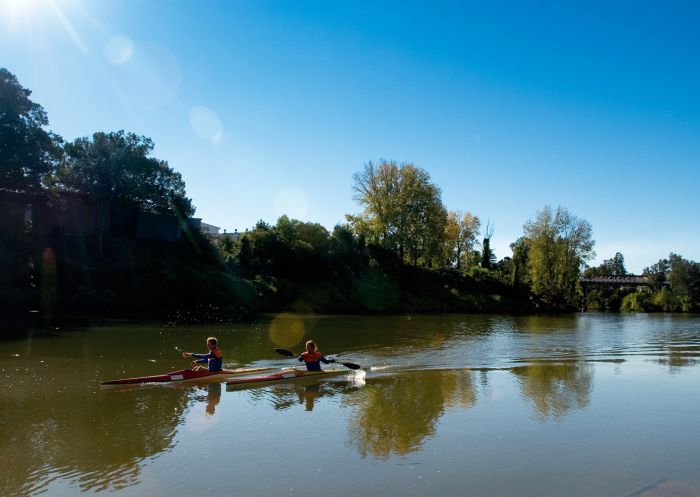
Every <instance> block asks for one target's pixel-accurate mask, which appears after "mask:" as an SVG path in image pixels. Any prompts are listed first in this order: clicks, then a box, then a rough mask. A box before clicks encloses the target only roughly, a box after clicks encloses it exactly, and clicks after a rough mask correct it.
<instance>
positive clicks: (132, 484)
mask: <svg viewBox="0 0 700 497" xmlns="http://www.w3.org/2000/svg"><path fill="white" fill-rule="evenodd" d="M210 335H213V336H217V337H218V339H219V341H220V344H221V348H222V350H223V352H224V365H225V367H229V368H235V367H242V366H246V367H276V368H281V367H286V366H293V365H295V364H296V361H294V360H291V359H288V358H285V357H282V356H280V355H278V354H276V353H275V352H274V350H273V349H274V347H284V348H288V349H292V350H294V351H299V350H301V349H302V348H303V342H304V341H305V340H306V339H308V338H313V339H314V340H315V341H316V342H317V344H318V347H319V350H320V351H321V352H322V353H324V354H327V355H329V356H338V360H339V361H341V360H342V361H345V362H355V363H358V364H360V365H362V367H363V369H362V370H361V371H358V372H352V371H350V370H348V373H347V374H342V375H340V376H337V377H329V378H323V379H316V380H304V381H303V382H301V383H295V384H285V385H277V386H274V385H273V386H265V387H258V388H245V389H240V388H239V389H236V388H231V387H226V385H225V384H222V383H215V384H210V385H203V386H202V385H200V386H189V387H183V386H179V387H174V386H167V385H156V386H140V387H130V388H123V387H122V388H104V387H101V386H100V381H101V380H107V379H113V378H122V377H130V376H143V375H148V374H158V373H163V372H166V371H171V370H176V369H181V368H183V367H185V366H187V364H186V362H185V360H183V359H182V357H181V356H180V355H179V354H178V352H177V349H184V350H190V351H194V352H204V351H205V350H206V344H205V340H206V338H207V337H208V336H210ZM699 360H700V316H697V315H695V316H687V315H678V316H671V315H645V314H629V315H625V314H593V313H590V314H578V315H570V316H559V317H551V316H549V317H545V316H530V317H512V316H472V315H468V316H465V315H459V316H458V315H446V316H389V317H342V316H340V317H339V316H333V317H303V316H302V317H300V316H292V315H280V316H276V317H270V318H268V319H263V320H261V321H259V322H256V323H253V324H233V325H208V326H189V327H178V326H168V325H160V324H133V323H129V324H112V325H110V326H100V327H91V328H87V329H80V330H65V331H64V330H59V331H58V332H57V333H56V334H55V335H54V334H49V335H48V336H35V337H32V338H29V339H26V340H18V341H9V342H0V378H1V381H0V407H1V409H0V458H1V461H2V465H1V466H0V495H2V496H13V497H14V496H34V495H46V496H75V495H97V494H100V495H104V494H105V492H107V493H109V495H113V496H115V497H123V496H145V495H148V496H168V497H176V496H192V495H207V496H219V495H221V496H234V495H239V496H250V497H253V496H260V497H273V496H289V497H292V496H304V497H312V496H326V495H333V496H338V497H344V496H348V497H350V496H360V497H367V496H402V497H404V496H452V495H455V496H456V495H460V496H461V495H470V496H472V495H473V496H479V497H488V496H494V497H496V496H497V497H509V496H513V497H515V496H517V497H527V496H532V497H548V496H552V497H562V496H586V497H598V496H599V497H661V496H665V495H676V496H681V497H690V496H700V429H698V419H700V367H699V366H700V362H699ZM338 367H341V366H338Z"/></svg>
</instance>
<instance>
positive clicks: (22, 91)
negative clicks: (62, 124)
mask: <svg viewBox="0 0 700 497" xmlns="http://www.w3.org/2000/svg"><path fill="white" fill-rule="evenodd" d="M31 94H32V92H31V91H30V90H27V89H26V88H23V87H22V86H21V85H20V84H19V82H18V81H17V78H16V77H15V75H14V74H12V73H11V72H9V71H8V70H7V69H5V68H0V188H4V189H7V190H14V191H33V190H39V189H41V187H42V182H43V180H44V178H45V177H46V176H47V175H48V174H50V173H51V172H52V171H53V169H54V167H55V162H56V160H57V159H58V157H59V156H60V147H59V143H60V137H58V136H57V135H55V134H53V133H50V132H48V131H46V130H45V129H44V127H45V126H47V125H48V124H49V119H48V117H47V115H46V112H45V111H44V108H43V107H42V106H41V105H39V104H37V103H35V102H33V101H32V100H30V98H29V96H30V95H31Z"/></svg>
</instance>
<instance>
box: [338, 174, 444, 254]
mask: <svg viewBox="0 0 700 497" xmlns="http://www.w3.org/2000/svg"><path fill="white" fill-rule="evenodd" d="M353 182H354V184H353V191H354V193H355V197H354V198H355V200H356V201H357V202H358V203H359V204H360V205H361V206H363V208H364V210H363V212H362V213H361V214H359V215H357V216H352V215H348V216H347V219H348V221H349V222H350V224H351V225H352V227H353V229H354V230H355V233H357V234H358V235H364V236H366V237H367V239H368V241H369V242H371V243H376V244H378V245H381V246H382V247H384V248H386V249H388V250H391V251H394V252H396V253H397V254H398V255H399V257H400V258H401V259H403V260H406V261H410V262H412V263H413V264H418V263H419V262H423V263H424V264H428V265H430V264H431V263H432V261H433V260H436V259H437V258H439V254H440V252H441V250H442V243H443V240H444V231H445V225H446V223H447V210H446V209H445V207H444V206H443V204H442V199H441V192H440V189H439V188H438V187H437V186H435V185H434V184H432V183H431V182H430V175H429V174H428V173H427V172H426V171H425V170H423V169H421V168H418V167H416V166H414V165H413V164H406V163H404V164H397V163H396V162H387V161H382V162H381V163H380V164H379V165H375V164H374V163H372V162H369V163H368V164H366V165H365V167H364V169H363V170H362V171H360V172H357V173H355V174H354V175H353Z"/></svg>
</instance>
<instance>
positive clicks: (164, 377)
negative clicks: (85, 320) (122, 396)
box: [100, 368, 273, 385]
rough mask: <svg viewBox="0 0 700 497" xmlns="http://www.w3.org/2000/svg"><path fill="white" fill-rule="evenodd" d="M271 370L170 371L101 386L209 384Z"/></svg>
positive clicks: (102, 383) (107, 382) (114, 381)
mask: <svg viewBox="0 0 700 497" xmlns="http://www.w3.org/2000/svg"><path fill="white" fill-rule="evenodd" d="M271 369H273V368H247V369H246V368H244V369H233V370H231V369H223V370H221V371H207V370H206V369H205V370H198V371H195V370H192V369H181V370H180V371H172V372H170V373H165V374H158V375H153V376H139V377H137V378H124V379H121V380H110V381H103V382H101V383H100V384H101V385H137V384H140V383H175V382H178V383H179V382H184V381H191V382H211V381H220V380H223V379H225V378H230V377H232V376H242V375H249V374H253V373H260V372H261V371H270V370H271Z"/></svg>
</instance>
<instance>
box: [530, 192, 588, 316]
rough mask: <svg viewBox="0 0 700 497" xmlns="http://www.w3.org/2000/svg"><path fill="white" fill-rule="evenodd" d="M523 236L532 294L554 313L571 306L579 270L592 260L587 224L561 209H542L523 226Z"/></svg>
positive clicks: (547, 207) (574, 299)
mask: <svg viewBox="0 0 700 497" xmlns="http://www.w3.org/2000/svg"><path fill="white" fill-rule="evenodd" d="M524 233H525V237H526V238H527V240H528V245H529V250H528V273H529V277H530V281H531V283H532V289H533V291H534V292H535V293H536V294H537V295H538V296H539V297H540V298H541V299H542V300H543V301H544V302H546V303H548V304H549V305H551V306H552V307H553V308H554V309H558V310H561V309H564V308H566V307H569V306H572V305H574V304H575V302H576V290H577V283H578V279H579V275H580V274H581V270H582V268H583V267H584V265H585V263H586V261H589V260H590V259H592V258H593V257H594V256H595V252H594V251H593V246H594V243H595V242H594V241H593V231H592V228H591V225H590V223H588V221H586V220H584V219H579V218H577V217H576V216H574V215H572V214H571V213H570V212H569V211H568V210H567V209H565V208H564V207H561V206H560V207H557V209H556V211H555V210H552V208H551V207H550V206H545V207H544V208H543V209H542V210H541V211H539V212H538V213H537V216H536V218H535V219H534V220H531V221H528V222H527V223H525V226H524Z"/></svg>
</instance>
